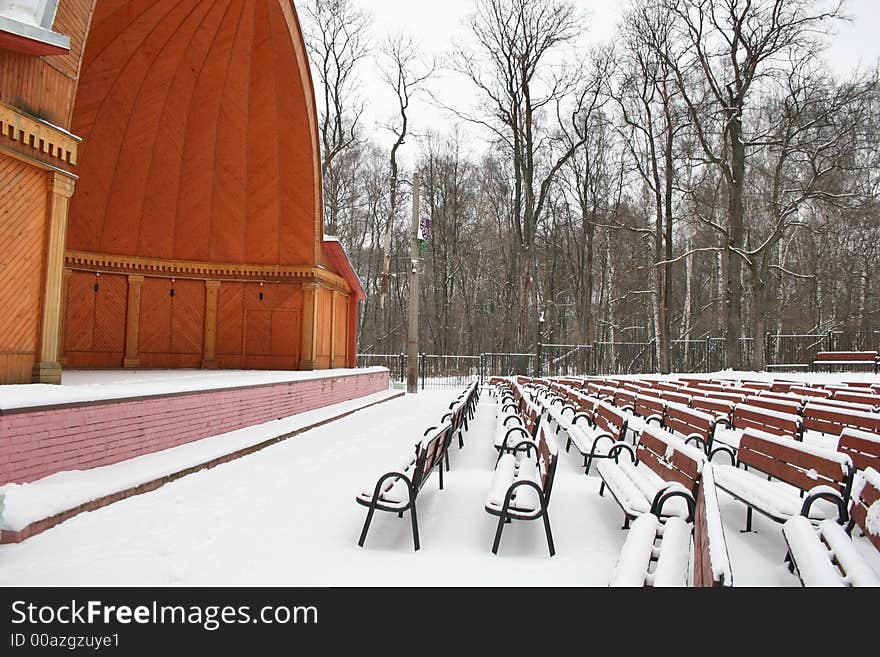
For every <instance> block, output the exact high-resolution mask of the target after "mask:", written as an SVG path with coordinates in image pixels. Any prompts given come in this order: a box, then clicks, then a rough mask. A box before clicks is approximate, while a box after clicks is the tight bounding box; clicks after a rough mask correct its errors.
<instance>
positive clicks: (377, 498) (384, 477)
mask: <svg viewBox="0 0 880 657" xmlns="http://www.w3.org/2000/svg"><path fill="white" fill-rule="evenodd" d="M392 478H393V479H403V480H404V481H405V482H406V487H407V489H408V490H409V504H412V502H413V497H415V491H414V490H413V484H412V479H410V478H409V477H408V476H406V475H405V474H403V473H402V472H388V473H386V474H384V475H382V476H381V477H379V481H377V482H376V486H375V488H373V500H372V501H373V502H374V503H375V502H381V501H382V500H381V499H380V495H381V493H382V484H384V483H385V482H386V481H387V480H389V479H392Z"/></svg>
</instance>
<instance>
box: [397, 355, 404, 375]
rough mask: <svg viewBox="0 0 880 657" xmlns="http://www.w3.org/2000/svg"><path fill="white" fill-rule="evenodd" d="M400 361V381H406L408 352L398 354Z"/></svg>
mask: <svg viewBox="0 0 880 657" xmlns="http://www.w3.org/2000/svg"><path fill="white" fill-rule="evenodd" d="M398 362H399V365H400V369H399V371H400V379H398V380H399V381H406V354H400V356H398Z"/></svg>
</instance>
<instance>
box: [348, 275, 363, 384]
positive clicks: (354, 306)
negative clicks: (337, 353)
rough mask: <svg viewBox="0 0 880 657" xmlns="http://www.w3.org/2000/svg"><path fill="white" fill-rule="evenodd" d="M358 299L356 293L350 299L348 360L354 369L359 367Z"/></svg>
mask: <svg viewBox="0 0 880 657" xmlns="http://www.w3.org/2000/svg"><path fill="white" fill-rule="evenodd" d="M359 303H360V302H359V301H358V298H357V297H356V296H355V294H354V292H352V293H351V295H350V296H349V297H348V334H347V335H346V339H347V341H348V348H347V353H346V357H347V358H348V366H349V367H350V368H352V369H354V368H355V367H357V326H358V304H359Z"/></svg>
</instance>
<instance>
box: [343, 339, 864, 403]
mask: <svg viewBox="0 0 880 657" xmlns="http://www.w3.org/2000/svg"><path fill="white" fill-rule="evenodd" d="M762 342H763V344H761V348H763V349H764V350H765V357H766V363H767V367H768V369H806V368H808V367H809V366H810V364H811V363H812V362H813V361H814V360H815V359H816V355H817V354H818V353H819V352H820V351H880V331H866V332H843V331H835V332H829V333H822V334H818V333H817V334H797V335H796V334H791V335H786V334H767V335H766V336H765V339H764V340H763V341H762ZM754 348H755V340H754V339H752V338H741V339H740V357H741V358H742V362H743V363H749V362H750V360H751V357H752V350H753V349H754ZM670 359H671V369H672V371H673V372H682V373H705V372H717V371H719V370H723V369H724V367H725V363H724V338H715V337H707V338H703V339H699V340H673V341H672V342H671V345H670ZM375 365H379V366H382V367H387V368H388V370H389V371H390V372H391V381H392V384H396V385H398V386H399V385H400V384H405V383H406V354H358V357H357V366H358V367H371V366H375ZM657 371H658V363H657V349H656V343H655V342H654V341H651V342H594V343H592V344H574V345H572V344H540V345H538V349H537V351H536V352H535V353H529V352H519V353H515V352H511V353H483V354H479V355H477V356H461V355H438V354H420V355H419V384H420V387H421V388H422V389H432V388H434V389H437V388H460V387H464V386H465V385H467V383H468V382H469V381H471V380H473V379H474V378H480V379H481V380H483V379H486V378H488V377H492V376H513V375H516V374H522V375H526V376H587V375H590V376H596V375H598V376H611V375H619V374H648V373H654V372H657Z"/></svg>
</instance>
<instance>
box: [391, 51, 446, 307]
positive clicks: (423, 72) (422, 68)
mask: <svg viewBox="0 0 880 657" xmlns="http://www.w3.org/2000/svg"><path fill="white" fill-rule="evenodd" d="M382 55H383V57H384V60H385V61H384V66H383V67H382V79H383V80H384V81H385V83H386V84H387V85H388V86H389V87H390V88H391V89H392V90H393V91H394V94H395V96H396V98H397V112H398V113H397V116H396V118H395V119H394V120H393V121H392V122H391V123H390V124H389V125H388V126H386V127H387V128H388V129H389V130H390V131H391V134H392V135H393V136H394V138H395V140H394V144H393V145H392V146H391V153H390V155H389V181H388V185H389V189H388V198H389V209H388V221H387V223H386V227H385V236H384V238H383V244H382V248H383V251H384V254H385V259H384V269H383V276H382V291H381V292H380V295H379V306H380V307H381V308H384V307H385V298H386V296H387V295H388V275H389V271H390V267H391V240H392V236H393V229H394V220H395V218H396V216H397V203H398V194H399V192H398V187H399V185H400V178H399V174H400V170H399V166H398V163H397V154H398V151H399V150H400V147H401V146H403V144H404V143H405V142H406V138H407V135H408V134H409V131H410V126H409V109H410V104H411V103H412V100H413V96H414V95H415V94H416V93H418V92H419V91H420V90H421V89H422V87H423V85H424V84H425V82H426V81H427V80H428V79H430V78H431V76H433V75H434V71H435V70H436V66H435V64H434V63H433V62H430V63H427V64H425V63H423V62H421V61H420V56H419V52H418V48H417V47H416V44H415V41H414V40H413V38H412V36H409V35H404V34H397V35H393V36H390V37H389V38H388V39H387V41H386V42H385V44H384V45H383V47H382Z"/></svg>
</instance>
